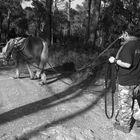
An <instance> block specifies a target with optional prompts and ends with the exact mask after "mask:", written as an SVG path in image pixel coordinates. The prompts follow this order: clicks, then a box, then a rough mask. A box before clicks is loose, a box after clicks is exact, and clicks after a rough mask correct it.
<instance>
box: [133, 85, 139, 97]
mask: <svg viewBox="0 0 140 140" xmlns="http://www.w3.org/2000/svg"><path fill="white" fill-rule="evenodd" d="M134 94H135V96H138V95H139V94H140V85H138V86H137V87H136V88H135V89H134Z"/></svg>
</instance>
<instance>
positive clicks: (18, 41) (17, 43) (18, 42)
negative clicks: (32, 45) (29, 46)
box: [13, 37, 27, 51]
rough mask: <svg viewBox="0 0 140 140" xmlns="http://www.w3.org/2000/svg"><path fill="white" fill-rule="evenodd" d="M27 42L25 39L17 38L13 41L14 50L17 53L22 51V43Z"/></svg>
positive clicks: (23, 47)
mask: <svg viewBox="0 0 140 140" xmlns="http://www.w3.org/2000/svg"><path fill="white" fill-rule="evenodd" d="M25 40H27V39H26V38H22V37H17V38H15V39H14V40H13V41H14V42H13V43H14V48H16V49H17V50H18V51H22V50H24V49H25V47H26V45H22V43H23V41H25Z"/></svg>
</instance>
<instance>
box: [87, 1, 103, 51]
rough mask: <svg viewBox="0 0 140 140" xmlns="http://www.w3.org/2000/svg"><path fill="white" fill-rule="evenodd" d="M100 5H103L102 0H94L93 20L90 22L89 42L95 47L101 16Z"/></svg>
mask: <svg viewBox="0 0 140 140" xmlns="http://www.w3.org/2000/svg"><path fill="white" fill-rule="evenodd" d="M100 6H101V0H94V1H92V15H93V16H92V17H91V22H90V35H89V40H88V42H89V43H90V44H91V45H92V47H93V49H94V46H95V40H96V31H97V27H98V22H99V16H100Z"/></svg>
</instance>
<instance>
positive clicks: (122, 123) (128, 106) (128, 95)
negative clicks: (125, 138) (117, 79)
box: [114, 85, 133, 133]
mask: <svg viewBox="0 0 140 140" xmlns="http://www.w3.org/2000/svg"><path fill="white" fill-rule="evenodd" d="M118 88H119V92H118V107H119V108H118V114H117V118H116V121H117V123H115V125H114V127H116V124H117V125H118V127H116V128H117V129H119V130H121V131H123V132H125V133H129V132H130V129H131V122H132V115H133V110H132V106H133V94H132V93H133V89H132V88H131V87H130V86H121V85H119V86H118Z"/></svg>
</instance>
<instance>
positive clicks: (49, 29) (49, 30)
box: [46, 0, 53, 45]
mask: <svg viewBox="0 0 140 140" xmlns="http://www.w3.org/2000/svg"><path fill="white" fill-rule="evenodd" d="M52 4H53V1H52V0H46V9H47V17H48V18H47V19H48V21H47V20H46V28H47V32H46V33H47V37H46V40H47V42H48V44H49V45H51V42H52Z"/></svg>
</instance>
